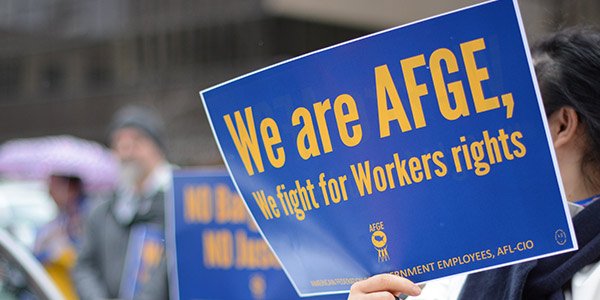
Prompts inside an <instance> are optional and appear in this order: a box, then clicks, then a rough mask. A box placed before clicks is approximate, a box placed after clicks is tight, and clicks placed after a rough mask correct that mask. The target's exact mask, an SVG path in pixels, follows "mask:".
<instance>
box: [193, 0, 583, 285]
mask: <svg viewBox="0 0 600 300" xmlns="http://www.w3.org/2000/svg"><path fill="white" fill-rule="evenodd" d="M200 94H201V97H202V99H203V103H204V106H205V109H206V111H207V114H208V116H209V120H210V122H211V126H212V128H213V132H214V134H215V137H216V139H217V142H218V144H219V147H220V150H221V153H222V155H223V159H224V160H225V163H226V164H227V166H228V169H229V171H230V173H231V174H232V177H233V179H234V182H235V184H236V186H237V188H238V189H239V192H240V194H241V195H242V197H243V199H244V200H245V203H246V204H247V206H248V208H249V209H250V211H251V212H252V215H253V216H254V218H255V219H256V221H257V223H258V226H259V228H260V231H261V232H262V234H263V235H264V236H265V237H266V239H267V242H268V244H269V245H270V246H271V247H272V249H273V250H274V252H275V254H276V256H277V257H278V258H279V260H280V261H281V262H282V264H283V267H284V269H285V270H286V273H287V274H288V275H289V276H290V279H291V280H292V282H293V284H294V286H295V288H296V289H297V290H298V292H299V293H301V294H302V295H315V294H323V293H336V292H343V291H347V290H348V289H349V287H350V285H351V284H352V283H353V282H355V281H357V280H360V279H362V278H365V277H368V276H370V275H373V274H376V273H382V272H390V273H392V274H398V275H400V276H404V277H407V278H409V279H411V280H413V281H416V282H423V281H427V280H431V279H434V278H439V277H444V276H449V275H452V274H457V273H465V272H473V271H475V270H482V269H487V268H491V267H494V266H500V265H506V264H511V263H515V262H519V261H524V260H529V259H533V258H538V257H543V256H547V255H551V254H556V253H562V252H566V251H571V250H573V249H576V247H577V245H576V241H575V240H574V235H573V229H572V224H571V222H570V219H569V217H568V213H567V207H566V202H565V201H564V193H563V191H562V187H561V184H560V179H559V174H558V172H557V169H556V162H555V159H554V154H553V150H552V147H551V143H550V138H549V136H548V134H547V125H546V120H545V116H544V113H543V109H542V103H541V100H540V98H539V93H538V91H537V84H536V82H535V77H534V74H533V69H532V67H531V62H530V57H529V52H528V50H527V44H526V40H525V36H524V33H523V29H522V25H521V21H520V17H519V14H518V11H517V6H516V3H515V2H513V1H511V0H498V1H489V2H486V3H483V4H479V5H475V6H471V7H468V8H465V9H462V10H459V11H456V12H452V13H448V14H445V15H441V16H438V17H434V18H430V19H427V20H424V21H420V22H416V23H413V24H409V25H406V26H402V27H398V28H394V29H390V30H387V31H383V32H380V33H376V34H373V35H370V36H367V37H364V38H360V39H357V40H353V41H350V42H347V43H344V44H341V45H337V46H334V47H330V48H327V49H324V50H321V51H317V52H314V53H310V54H308V55H305V56H302V57H299V58H296V59H292V60H289V61H286V62H283V63H280V64H277V65H274V66H272V67H269V68H266V69H263V70H260V71H257V72H254V73H251V74H248V75H246V76H243V77H240V78H237V79H234V80H231V81H229V82H226V83H223V84H221V85H218V86H216V87H213V88H210V89H207V90H204V91H202V92H201V93H200Z"/></svg>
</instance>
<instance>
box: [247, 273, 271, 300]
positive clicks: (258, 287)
mask: <svg viewBox="0 0 600 300" xmlns="http://www.w3.org/2000/svg"><path fill="white" fill-rule="evenodd" d="M248 286H249V287H250V292H251V293H252V298H254V299H255V300H262V299H264V298H265V293H266V291H267V281H266V280H265V277H264V276H263V274H261V273H255V274H252V276H250V283H249V284H248Z"/></svg>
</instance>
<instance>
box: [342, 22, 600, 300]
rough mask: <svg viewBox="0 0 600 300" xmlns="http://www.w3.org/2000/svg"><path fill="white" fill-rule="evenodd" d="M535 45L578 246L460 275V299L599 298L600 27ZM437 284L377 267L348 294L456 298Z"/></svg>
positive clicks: (356, 299) (355, 297)
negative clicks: (419, 282)
mask: <svg viewBox="0 0 600 300" xmlns="http://www.w3.org/2000/svg"><path fill="white" fill-rule="evenodd" d="M531 53H532V58H533V63H534V67H535V71H536V74H537V77H538V82H539V87H540V92H541V95H542V100H543V103H544V107H545V110H546V116H547V118H548V126H549V129H550V135H551V137H552V141H553V146H554V149H555V152H556V159H557V162H558V166H559V169H560V174H561V178H562V181H563V185H564V191H565V194H566V196H567V200H568V201H569V209H570V212H571V216H572V218H573V226H574V228H575V232H576V235H577V242H578V244H579V250H577V251H574V252H569V253H565V254H560V255H556V256H551V257H547V258H543V259H538V260H533V261H528V262H524V263H520V264H516V265H512V266H507V267H503V268H499V269H493V270H489V271H485V272H480V273H475V274H471V275H469V276H468V277H466V281H464V280H458V281H456V282H458V289H459V290H460V295H458V298H459V299H486V300H487V299H491V300H495V299H572V300H592V299H600V263H599V260H600V201H597V199H600V32H599V31H597V30H592V29H589V28H581V27H576V28H571V29H566V30H562V31H560V32H558V33H555V34H553V35H551V36H549V37H547V38H545V39H542V40H541V41H540V42H538V43H537V44H536V45H534V46H533V48H532V49H531ZM432 285H438V287H435V288H434V290H436V291H438V292H439V291H442V292H445V294H444V293H439V294H435V293H428V289H429V287H427V286H426V287H425V289H424V290H423V293H422V294H421V289H420V288H419V287H418V286H417V285H415V284H414V283H412V282H411V281H410V280H408V279H405V278H401V277H398V276H393V275H389V274H380V275H375V276H373V277H371V278H369V279H366V280H363V281H360V282H357V283H355V284H354V285H353V286H352V288H351V292H350V296H349V298H348V299H350V300H359V299H394V297H395V296H398V295H400V294H406V295H411V296H419V294H421V296H419V297H417V299H454V298H455V297H451V296H450V294H451V291H452V290H453V287H450V286H446V288H441V289H440V288H439V284H436V283H433V284H432ZM455 287H456V285H455V286H454V290H456V289H455ZM409 299H414V298H410V297H409Z"/></svg>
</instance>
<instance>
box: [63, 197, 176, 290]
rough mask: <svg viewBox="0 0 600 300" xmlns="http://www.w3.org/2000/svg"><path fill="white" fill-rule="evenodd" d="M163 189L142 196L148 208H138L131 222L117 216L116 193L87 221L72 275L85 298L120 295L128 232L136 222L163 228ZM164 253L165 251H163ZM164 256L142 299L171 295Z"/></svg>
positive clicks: (93, 212)
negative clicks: (144, 196) (124, 222)
mask: <svg viewBox="0 0 600 300" xmlns="http://www.w3.org/2000/svg"><path fill="white" fill-rule="evenodd" d="M164 198H165V193H164V191H158V192H156V193H154V194H153V195H152V196H150V197H148V198H146V199H143V200H144V201H148V203H150V206H149V209H146V210H144V211H141V212H140V211H138V212H136V214H135V216H134V217H133V219H132V220H131V221H130V222H129V223H128V224H123V221H119V220H118V219H117V218H116V217H115V213H114V211H115V209H114V208H115V205H116V204H115V203H116V201H117V200H116V196H115V197H112V198H111V199H110V200H108V201H106V202H104V203H102V204H100V205H99V206H98V207H96V208H95V209H94V210H93V211H92V213H91V215H90V217H89V219H88V222H87V226H86V231H85V236H84V240H83V246H82V250H81V253H80V254H79V257H78V262H77V265H76V267H75V269H74V271H73V278H74V281H75V285H76V287H77V291H78V293H79V294H80V297H81V299H82V300H88V299H89V300H96V299H107V298H108V299H110V298H116V297H118V293H119V288H120V284H121V277H122V275H123V267H124V264H125V256H126V252H127V247H128V242H129V233H130V231H131V228H132V226H134V225H136V224H155V225H158V226H159V228H161V229H162V230H163V232H164ZM163 253H164V251H163ZM164 260H165V259H164V256H163V257H162V262H161V264H160V266H159V269H158V270H157V272H155V273H154V274H153V275H152V277H151V279H150V283H149V284H147V287H148V289H146V290H143V291H142V293H141V296H140V299H168V288H167V279H166V273H167V272H166V264H165V263H164Z"/></svg>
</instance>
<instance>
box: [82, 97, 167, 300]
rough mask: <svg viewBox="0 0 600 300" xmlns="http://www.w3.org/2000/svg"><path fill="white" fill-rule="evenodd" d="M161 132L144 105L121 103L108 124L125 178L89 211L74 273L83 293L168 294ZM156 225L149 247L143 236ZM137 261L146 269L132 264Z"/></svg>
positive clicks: (102, 296)
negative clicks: (115, 189) (106, 197)
mask: <svg viewBox="0 0 600 300" xmlns="http://www.w3.org/2000/svg"><path fill="white" fill-rule="evenodd" d="M163 132H164V125H163V123H162V120H161V119H160V117H158V115H157V114H155V113H154V111H152V110H150V109H149V108H148V107H142V106H128V107H125V108H123V109H121V110H120V111H118V112H117V113H116V114H115V116H114V118H113V121H112V122H111V124H110V126H109V141H110V145H111V148H112V149H113V151H114V153H115V155H116V156H117V158H118V159H119V161H120V163H121V178H120V184H119V187H118V189H117V191H116V192H115V193H114V195H113V196H112V197H111V198H110V199H109V200H108V201H105V202H104V203H102V204H100V205H98V207H96V208H95V209H94V210H93V211H92V212H91V214H90V217H89V219H88V221H87V224H86V228H85V235H84V239H83V246H82V249H81V253H80V255H79V258H78V261H77V265H76V267H75V270H74V274H73V275H74V276H73V277H74V281H75V285H76V287H77V291H78V293H79V296H80V297H81V299H107V298H108V299H109V298H121V299H127V298H129V299H167V298H168V288H167V278H166V276H167V275H166V262H165V255H164V252H165V251H164V198H165V194H166V193H167V192H168V189H169V188H170V182H171V180H170V178H171V168H170V166H169V164H168V162H167V160H166V157H165V145H164V139H163ZM152 230H153V231H155V232H156V234H155V235H154V236H155V237H156V236H158V238H155V243H154V245H153V247H149V248H148V247H146V248H148V249H150V250H152V251H148V249H145V248H144V247H145V246H147V245H150V244H148V243H146V242H144V241H145V240H144V239H145V238H146V237H147V236H148V233H149V232H152ZM140 241H141V242H140ZM136 243H137V244H136ZM136 249H137V250H136ZM139 249H141V250H139ZM147 254H151V255H150V256H149V255H147ZM144 264H145V265H144ZM137 265H141V266H143V270H141V269H139V268H137V269H136V267H133V268H130V266H137ZM140 274H141V275H143V276H141V275H140ZM138 276H139V278H138ZM141 277H143V278H141Z"/></svg>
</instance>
